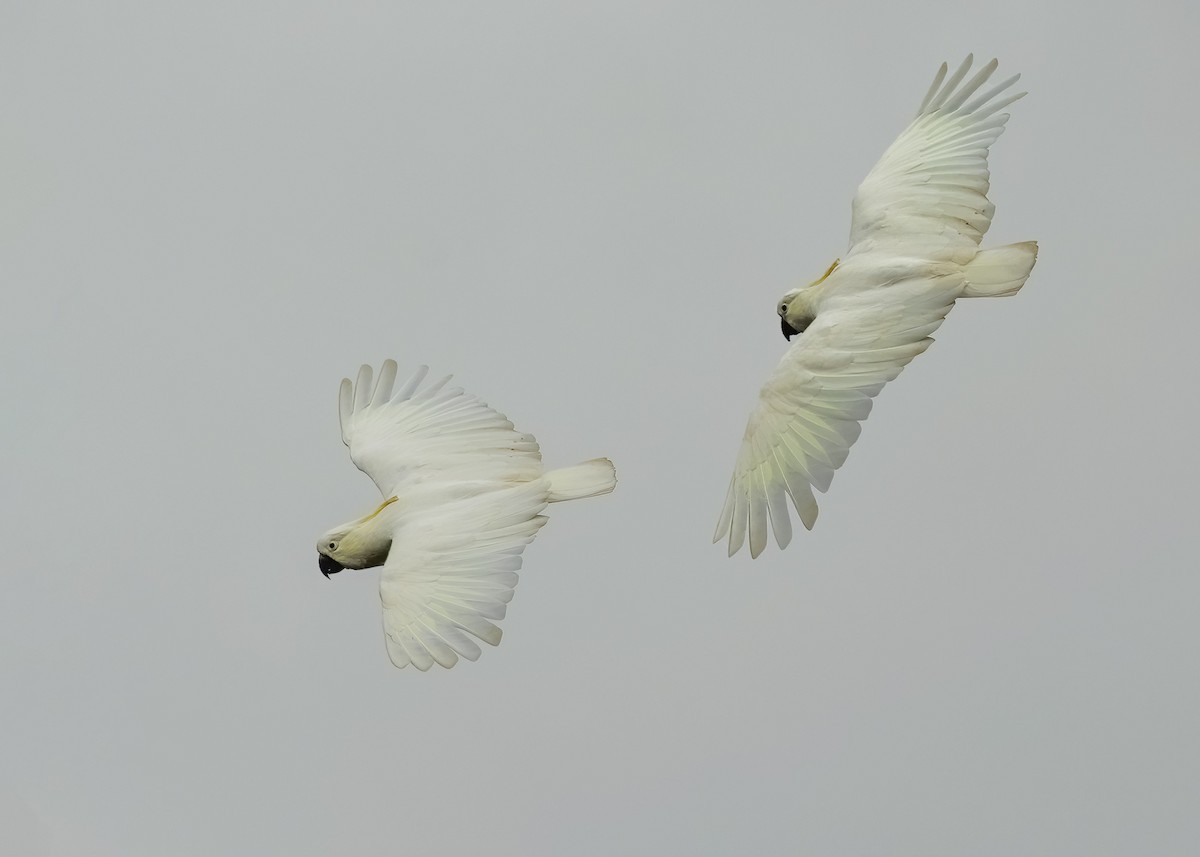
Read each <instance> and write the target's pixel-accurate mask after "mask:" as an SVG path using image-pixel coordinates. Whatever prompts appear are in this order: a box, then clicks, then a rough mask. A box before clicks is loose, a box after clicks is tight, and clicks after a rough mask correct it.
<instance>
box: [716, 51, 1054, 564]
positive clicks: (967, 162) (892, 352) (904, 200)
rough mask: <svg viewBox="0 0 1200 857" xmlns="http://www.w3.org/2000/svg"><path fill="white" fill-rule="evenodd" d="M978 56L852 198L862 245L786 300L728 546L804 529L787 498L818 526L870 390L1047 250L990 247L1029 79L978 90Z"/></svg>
mask: <svg viewBox="0 0 1200 857" xmlns="http://www.w3.org/2000/svg"><path fill="white" fill-rule="evenodd" d="M971 59H972V58H971V57H970V56H968V57H967V58H966V60H965V61H964V62H963V64H962V65H961V66H959V68H958V70H957V71H956V72H954V74H952V75H950V78H949V79H948V80H947V79H946V72H947V68H946V65H945V63H943V64H942V67H941V68H940V69H939V70H938V73H937V75H936V77H934V79H933V84H932V85H931V86H930V87H929V91H928V92H927V93H926V95H925V98H924V100H923V101H922V102H921V108H920V110H918V111H917V115H916V118H915V119H913V121H912V122H911V123H910V124H909V126H908V127H907V128H906V129H904V131H903V133H901V134H900V136H899V137H897V138H896V140H895V142H893V143H892V145H891V146H890V147H889V148H888V150H887V151H886V152H884V153H883V157H882V158H881V159H880V160H879V163H877V164H876V165H875V167H874V168H873V169H872V170H871V172H870V173H868V174H867V177H866V179H864V180H863V182H862V184H860V185H859V187H858V192H857V193H856V194H855V196H854V203H853V207H852V210H851V221H850V247H849V250H848V251H847V252H846V255H845V256H844V257H843V258H842V259H840V260H838V261H835V262H834V263H833V264H832V265H831V266H830V267H829V270H827V271H826V272H825V274H824V275H823V276H822V277H821V278H820V279H818V280H817V281H816V282H814V283H812V284H811V285H808V286H805V287H803V288H798V289H793V290H792V291H790V292H788V293H787V294H786V295H784V296H783V299H782V300H780V302H779V304H778V306H777V307H776V311H777V312H778V313H779V318H780V323H781V325H782V327H783V333H784V336H786V337H787V338H788V339H789V340H790V339H791V338H792V337H793V336H795V337H796V341H795V342H794V343H793V344H792V346H791V348H789V349H788V351H787V353H786V354H784V356H783V359H782V360H781V361H780V363H779V366H778V367H777V368H776V369H775V373H774V375H772V376H771V378H770V379H769V380H768V381H767V383H766V384H765V385H764V386H763V388H762V391H761V393H760V401H759V404H758V408H757V409H756V410H755V411H754V413H753V414H751V416H750V422H749V425H747V427H746V434H745V437H744V438H743V440H742V447H741V451H740V452H739V453H738V458H737V465H736V467H735V468H734V473H733V479H732V480H731V482H730V484H729V493H728V495H727V496H726V499H725V508H724V510H723V511H722V512H721V518H720V521H719V523H718V524H717V532H716V535H715V536H714V537H713V541H714V542H716V541H720V540H721V539H722V538H723V537H725V536H726V535H727V536H728V537H729V555H730V556H732V555H733V554H734V553H736V552H737V551H738V550H739V549H740V548H741V546H742V544H743V542H744V541H745V537H746V530H747V527H748V528H749V530H750V554H751V556H755V557H757V556H758V555H759V553H761V552H762V549H763V548H764V547H765V546H766V543H767V527H768V522H770V528H771V529H772V530H773V531H774V533H775V541H776V542H777V543H778V544H779V547H780V548H784V547H787V544H788V542H789V541H790V540H791V537H792V522H791V514H790V511H789V510H788V508H787V500H786V499H785V498H786V497H790V498H791V500H792V504H793V505H794V506H795V507H796V511H797V513H798V514H799V515H800V520H801V521H803V523H804V526H805V527H807V528H809V529H812V526H813V523H814V522H815V521H816V520H817V504H816V501H815V500H814V499H813V493H812V489H813V488H816V489H817V490H819V491H825V490H827V489H828V488H829V483H830V480H831V479H832V478H833V472H834V471H835V470H837V468H838V467H840V466H841V465H842V462H843V461H845V460H846V454H847V452H849V450H850V446H851V445H852V444H853V443H854V441H855V440H856V439H857V438H858V433H859V431H860V426H859V423H860V422H861V421H862V420H865V419H866V418H867V414H869V413H870V412H871V400H872V398H873V397H874V396H875V395H876V394H877V393H878V392H879V391H880V390H881V389H883V385H884V384H886V383H887V382H888V381H891V380H892V379H893V378H895V377H896V376H897V375H899V374H900V371H901V370H902V369H903V368H904V367H905V366H906V365H907V364H908V362H909V361H910V360H912V359H913V358H914V357H916V356H917V355H918V354H920V353H921V352H922V351H924V350H925V349H926V348H928V347H929V345H930V343H932V342H933V340H932V339H930V338H929V335H930V334H931V333H933V332H934V331H935V330H937V329H938V327H939V326H940V325H941V323H942V320H943V319H944V318H945V317H946V314H947V313H948V312H950V310H951V308H952V307H953V306H954V302H955V301H956V300H958V299H959V298H969V297H1001V296H1005V295H1012V294H1016V293H1017V291H1018V290H1019V289H1020V288H1021V286H1023V285H1024V284H1025V279H1026V277H1028V276H1029V272H1030V270H1032V269H1033V263H1034V261H1035V260H1036V259H1037V244H1036V243H1035V242H1033V241H1027V242H1024V243H1021V244H1010V245H1007V246H1004V247H995V248H992V249H988V250H980V249H979V242H980V240H981V239H982V238H983V236H984V233H986V232H987V230H988V227H989V226H990V225H991V222H992V213H993V211H994V207H993V206H992V204H991V203H990V202H988V199H987V192H988V177H989V173H988V149H989V147H990V146H991V145H992V143H994V142H995V141H996V138H997V137H999V136H1000V133H1001V132H1002V131H1003V130H1004V124H1005V122H1007V121H1008V114H1006V113H1002V112H1000V111H1001V110H1003V108H1005V107H1007V106H1008V105H1009V104H1011V103H1012V102H1014V101H1016V100H1017V99H1018V98H1021V97H1022V96H1023V95H1024V94H1025V93H1023V92H1021V93H1017V94H1008V89H1009V87H1011V86H1012V85H1013V84H1014V83H1015V82H1016V81H1017V79H1018V78H1019V77H1020V75H1017V76H1015V77H1011V78H1009V79H1008V80H1005V81H1004V82H1003V83H1000V84H998V85H996V86H993V87H991V88H989V89H987V90H986V91H984V92H983V93H982V94H981V95H976V92H977V91H978V90H979V89H980V87H982V86H983V85H984V83H986V82H987V80H988V79H989V78H990V77H991V76H992V73H993V72H994V71H995V70H996V65H997V63H996V61H995V60H992V61H991V62H989V63H988V64H987V65H985V66H984V67H983V68H982V69H980V70H979V72H978V73H977V74H975V75H974V76H973V77H972V78H971V79H970V80H968V81H967V82H966V83H963V80H964V78H966V75H967V72H968V71H969V70H970V67H971Z"/></svg>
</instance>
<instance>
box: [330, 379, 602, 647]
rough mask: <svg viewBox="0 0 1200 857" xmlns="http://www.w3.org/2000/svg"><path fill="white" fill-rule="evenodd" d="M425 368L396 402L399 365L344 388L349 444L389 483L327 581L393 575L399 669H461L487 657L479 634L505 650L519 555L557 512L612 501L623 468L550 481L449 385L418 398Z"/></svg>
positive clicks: (520, 437)
mask: <svg viewBox="0 0 1200 857" xmlns="http://www.w3.org/2000/svg"><path fill="white" fill-rule="evenodd" d="M427 371H428V370H427V369H426V368H425V367H421V368H420V369H419V370H418V371H417V372H416V373H415V374H414V375H413V376H412V377H411V378H409V380H408V381H407V382H406V383H405V384H404V385H403V386H402V387H401V389H400V390H399V391H397V392H396V393H395V394H394V395H393V393H392V387H393V385H394V383H395V379H396V364H395V362H394V361H391V360H388V361H386V362H385V363H384V364H383V367H382V369H381V370H380V373H379V380H378V382H377V383H376V384H375V385H374V387H372V385H371V378H372V374H373V373H372V371H371V367H369V366H363V367H362V369H360V370H359V374H358V380H357V381H356V382H355V383H353V384H352V383H351V382H350V380H349V379H348V378H347V379H344V380H343V381H342V386H341V390H340V405H339V412H340V416H341V425H342V439H343V440H344V441H345V443H346V445H347V446H348V447H350V457H351V459H352V460H353V461H354V463H355V464H356V465H357V466H358V467H359V469H361V470H362V471H363V472H365V473H366V474H367V475H368V476H370V477H371V479H372V480H373V481H374V482H375V484H376V485H377V486H379V489H380V491H381V492H382V493H383V495H384V500H383V502H382V503H381V504H380V505H379V506H378V507H377V508H376V509H374V510H373V511H372V512H370V513H369V514H366V515H364V516H362V517H361V518H357V519H355V520H353V521H350V522H348V523H346V524H342V525H341V526H338V527H334V528H333V529H331V530H329V531H328V532H327V533H325V535H323V536H322V537H321V539H320V540H319V541H318V542H317V552H318V554H319V565H320V568H321V571H322V572H324V573H325V575H326V576H329V575H330V574H334V573H337V572H339V571H341V570H342V569H346V568H353V569H362V568H371V567H374V566H380V565H381V566H383V573H382V575H381V578H380V597H381V600H382V602H383V618H384V632H385V635H386V641H387V649H388V654H389V656H390V657H391V659H392V662H393V663H395V664H396V666H398V667H404V666H407V665H408V664H410V663H411V664H413V665H414V666H416V667H417V668H418V669H421V670H426V669H429V667H430V666H432V665H433V664H434V663H437V664H440V665H441V666H443V667H452V666H454V664H455V663H456V662H457V661H458V658H459V656H460V655H461V656H462V657H465V658H468V659H470V660H475V659H476V658H478V657H479V654H480V651H481V650H480V648H479V646H478V645H477V644H476V643H475V642H474V640H473V639H472V637H475V638H478V639H480V640H483V641H484V642H486V643H490V644H491V645H497V644H498V643H499V642H500V636H501V634H500V629H499V628H498V627H497V626H496V625H495V624H493V622H492V620H499V619H502V618H503V617H504V613H505V609H506V605H507V603H508V602H509V601H510V600H511V599H512V596H513V588H514V587H515V586H516V583H517V574H516V572H517V570H518V569H519V568H520V567H521V554H522V552H523V551H524V549H525V546H526V545H527V544H529V542H531V541H533V538H534V536H535V535H536V534H537V531H538V530H539V529H540V528H541V527H542V525H543V524H544V523H545V522H546V518H545V517H544V516H543V515H542V514H541V512H542V511H543V510H544V509H545V508H546V505H547V503H553V502H558V501H561V500H574V499H578V498H581V497H591V496H595V495H597V494H606V493H608V492H609V491H612V490H613V488H614V487H615V485H616V475H615V472H614V470H613V466H612V462H610V461H609V460H608V459H604V458H602V459H593V460H592V461H587V462H584V463H582V464H577V465H575V466H574V467H566V468H561V469H559V470H551V471H545V470H543V468H542V460H541V453H540V451H539V449H538V444H537V441H536V440H534V438H533V436H532V435H528V434H521V433H519V432H517V431H516V430H515V429H514V428H513V425H512V423H511V422H509V421H508V420H507V419H506V418H505V417H504V416H503V415H502V414H499V413H497V412H496V411H494V410H492V409H491V408H489V407H488V406H487V405H486V404H484V403H483V402H481V401H479V399H477V398H475V397H474V396H471V395H469V394H467V393H465V392H463V391H462V390H461V389H457V388H453V389H445V384H446V382H447V381H448V380H449V378H445V379H442V380H441V381H440V382H438V383H435V384H433V385H431V386H429V387H426V388H425V389H419V387H420V384H421V381H422V380H423V379H424V376H425V373H426V372H427Z"/></svg>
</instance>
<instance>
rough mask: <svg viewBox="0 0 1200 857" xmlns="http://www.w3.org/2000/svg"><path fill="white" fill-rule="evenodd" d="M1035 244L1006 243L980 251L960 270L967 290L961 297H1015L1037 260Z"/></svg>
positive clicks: (1025, 242)
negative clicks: (965, 281)
mask: <svg viewBox="0 0 1200 857" xmlns="http://www.w3.org/2000/svg"><path fill="white" fill-rule="evenodd" d="M1037 253H1038V246H1037V242H1036V241H1023V242H1021V243H1020V244H1007V245H1005V246H1004V247H993V248H991V249H990V250H980V251H979V252H978V253H976V254H975V258H974V259H972V260H971V261H970V262H969V263H968V264H967V266H966V267H965V268H964V269H963V276H965V277H966V278H967V287H966V288H965V289H963V293H962V297H964V298H1002V297H1007V296H1008V295H1015V294H1016V293H1017V292H1019V291H1020V290H1021V286H1023V285H1025V279H1026V278H1027V277H1028V276H1029V272H1030V271H1032V270H1033V263H1034V262H1036V261H1037Z"/></svg>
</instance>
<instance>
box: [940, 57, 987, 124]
mask: <svg viewBox="0 0 1200 857" xmlns="http://www.w3.org/2000/svg"><path fill="white" fill-rule="evenodd" d="M999 65H1000V63H999V61H997V60H994V59H993V60H992V61H991V62H989V63H988V64H987V65H985V66H984V67H983V68H981V69H980V70H979V71H978V72H976V74H975V76H974V77H973V78H971V79H970V80H969V81H968V82H967V83H966V84H965V85H963V86H962V87H960V88H959V90H958V92H956V93H954V96H953V97H952V98H951V99H950V100H949V101H947V102H946V103H945V104H943V105H942V109H943V110H945V111H947V112H953V111H955V110H957V109H958V108H960V107H962V105H963V102H964V101H966V100H967V99H968V98H970V97H971V96H972V95H973V94H974V93H975V90H977V89H979V87H981V86H983V85H984V84H985V83H986V82H987V79H988V78H989V77H991V76H992V73H993V72H995V71H996V67H997V66H999Z"/></svg>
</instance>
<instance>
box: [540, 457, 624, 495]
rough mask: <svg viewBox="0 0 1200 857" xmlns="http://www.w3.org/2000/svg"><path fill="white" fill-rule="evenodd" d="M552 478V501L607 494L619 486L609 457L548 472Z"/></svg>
mask: <svg viewBox="0 0 1200 857" xmlns="http://www.w3.org/2000/svg"><path fill="white" fill-rule="evenodd" d="M546 478H547V479H549V480H550V496H549V497H548V498H547V499H548V500H549V501H550V502H551V503H557V502H559V501H560V500H580V499H582V498H584V497H595V496H597V495H599V494H607V493H608V492H609V491H612V490H613V489H614V488H616V487H617V470H616V468H615V467H613V463H612V462H611V461H609V460H608V459H607V458H593V459H592V460H591V461H585V462H583V463H582V464H576V465H575V466H573V467H560V468H559V469H558V470H551V471H550V472H549V473H547V474H546Z"/></svg>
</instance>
